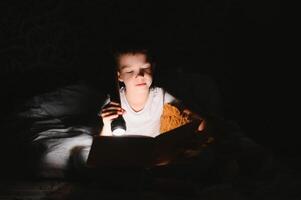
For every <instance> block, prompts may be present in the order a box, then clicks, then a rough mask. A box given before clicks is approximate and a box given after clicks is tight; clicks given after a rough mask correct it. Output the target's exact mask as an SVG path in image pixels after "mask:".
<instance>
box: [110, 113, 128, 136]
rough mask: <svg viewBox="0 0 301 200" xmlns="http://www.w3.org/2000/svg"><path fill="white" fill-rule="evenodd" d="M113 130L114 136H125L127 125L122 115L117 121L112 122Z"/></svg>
mask: <svg viewBox="0 0 301 200" xmlns="http://www.w3.org/2000/svg"><path fill="white" fill-rule="evenodd" d="M111 130H112V134H113V135H114V136H122V135H124V134H125V131H126V125H125V121H124V118H123V117H122V115H119V116H118V117H117V118H116V119H113V121H112V122H111Z"/></svg>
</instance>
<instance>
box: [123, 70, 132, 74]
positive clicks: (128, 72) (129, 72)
mask: <svg viewBox="0 0 301 200" xmlns="http://www.w3.org/2000/svg"><path fill="white" fill-rule="evenodd" d="M125 73H127V74H131V73H133V71H127V72H125Z"/></svg>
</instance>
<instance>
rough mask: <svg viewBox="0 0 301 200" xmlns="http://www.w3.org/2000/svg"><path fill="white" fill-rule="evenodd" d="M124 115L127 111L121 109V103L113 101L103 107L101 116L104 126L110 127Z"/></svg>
mask: <svg viewBox="0 0 301 200" xmlns="http://www.w3.org/2000/svg"><path fill="white" fill-rule="evenodd" d="M124 113H125V110H124V109H123V108H121V106H120V104H119V103H116V102H112V101H111V102H110V103H108V104H107V105H106V106H104V107H103V109H102V111H101V114H100V116H101V118H102V122H103V124H104V126H108V125H110V124H111V122H112V120H113V119H115V118H117V117H118V116H119V115H123V114H124Z"/></svg>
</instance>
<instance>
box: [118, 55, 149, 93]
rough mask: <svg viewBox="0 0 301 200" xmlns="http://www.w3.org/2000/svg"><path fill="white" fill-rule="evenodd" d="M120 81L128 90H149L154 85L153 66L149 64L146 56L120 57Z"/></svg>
mask: <svg viewBox="0 0 301 200" xmlns="http://www.w3.org/2000/svg"><path fill="white" fill-rule="evenodd" d="M118 79H119V81H121V82H123V83H124V84H125V87H126V89H127V90H134V91H137V92H138V91H140V90H141V91H142V90H148V89H149V87H150V86H151V84H152V81H153V77H152V66H151V64H150V63H149V62H147V59H146V55H145V54H142V53H137V54H123V55H121V56H120V57H119V71H118Z"/></svg>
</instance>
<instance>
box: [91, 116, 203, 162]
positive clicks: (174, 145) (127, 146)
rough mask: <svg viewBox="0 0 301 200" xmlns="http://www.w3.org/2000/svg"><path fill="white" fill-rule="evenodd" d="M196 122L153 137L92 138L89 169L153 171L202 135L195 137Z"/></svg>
mask: <svg viewBox="0 0 301 200" xmlns="http://www.w3.org/2000/svg"><path fill="white" fill-rule="evenodd" d="M199 123H200V122H199V121H192V122H190V123H188V124H185V125H182V126H180V127H178V128H175V129H173V130H170V131H168V132H165V133H162V134H160V135H158V136H156V137H148V136H142V135H141V136H139V135H126V136H94V138H93V142H92V146H91V150H90V153H89V156H88V160H87V165H88V166H89V167H92V168H93V167H146V168H148V167H149V168H150V167H154V166H160V165H167V164H169V163H170V162H172V161H174V160H176V159H177V158H178V157H179V156H181V154H182V153H183V151H184V150H185V148H187V149H189V148H190V147H191V146H192V145H193V144H194V143H195V141H196V140H197V141H198V142H200V139H201V138H203V139H205V133H204V134H203V133H200V132H199V133H196V132H197V131H196V130H197V128H198V126H199Z"/></svg>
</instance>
